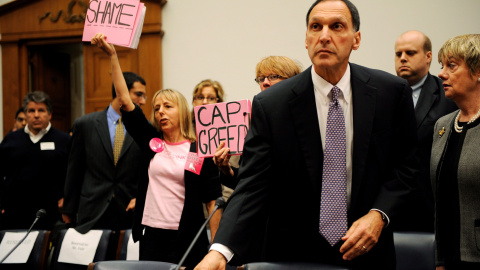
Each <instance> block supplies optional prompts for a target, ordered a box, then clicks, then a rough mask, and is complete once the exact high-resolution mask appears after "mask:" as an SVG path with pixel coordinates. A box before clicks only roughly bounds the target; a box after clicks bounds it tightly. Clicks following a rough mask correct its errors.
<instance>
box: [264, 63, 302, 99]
mask: <svg viewBox="0 0 480 270" xmlns="http://www.w3.org/2000/svg"><path fill="white" fill-rule="evenodd" d="M300 72H301V68H300V66H299V65H297V63H295V61H293V60H292V59H290V58H288V57H285V56H269V57H266V58H263V59H262V60H261V61H260V62H258V64H257V67H256V69H255V73H256V77H255V82H257V83H258V84H259V85H260V90H261V91H263V90H265V89H267V88H269V87H270V86H272V85H274V84H276V83H278V82H281V81H283V80H286V79H288V78H291V77H293V76H295V75H297V74H299V73H300Z"/></svg>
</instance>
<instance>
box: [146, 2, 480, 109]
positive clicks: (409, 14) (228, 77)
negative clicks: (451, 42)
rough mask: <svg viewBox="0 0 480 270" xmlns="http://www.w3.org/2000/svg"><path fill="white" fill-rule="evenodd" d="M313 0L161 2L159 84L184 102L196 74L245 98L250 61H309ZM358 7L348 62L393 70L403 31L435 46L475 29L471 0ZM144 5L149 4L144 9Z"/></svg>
mask: <svg viewBox="0 0 480 270" xmlns="http://www.w3.org/2000/svg"><path fill="white" fill-rule="evenodd" d="M313 2H314V1H313V0H308V1H307V0H261V1H258V0H242V1H231V0H202V1H198V0H169V1H168V2H167V4H166V5H165V7H164V9H163V29H164V31H165V36H164V38H163V43H162V46H163V71H164V73H163V80H164V85H163V86H164V88H173V89H177V90H179V91H180V92H182V93H183V94H184V95H185V97H186V98H187V100H188V101H191V99H192V91H193V87H194V86H195V85H196V84H197V83H198V82H200V81H201V80H203V79H206V78H211V79H214V80H218V81H219V82H220V83H221V84H222V85H223V87H224V90H225V91H226V93H227V100H235V99H252V98H253V96H254V95H255V94H257V93H258V92H259V91H260V89H259V86H258V85H257V84H256V83H255V82H254V81H253V78H254V77H255V74H254V72H255V65H256V64H257V62H258V61H259V60H260V59H261V58H263V57H266V56H269V55H284V56H288V57H290V58H292V59H295V60H298V61H300V62H301V63H302V64H303V67H304V68H307V67H308V66H310V59H309V58H308V55H307V51H306V49H305V46H304V44H305V31H306V26H305V24H306V22H305V15H306V12H307V10H308V8H309V7H310V5H311V4H312V3H313ZM352 2H353V3H354V4H355V5H356V6H357V8H358V10H359V12H360V21H361V25H360V31H361V33H362V42H361V46H360V49H359V50H358V51H354V52H353V53H352V57H351V61H352V62H355V63H358V64H361V65H365V66H368V67H372V68H378V69H382V70H385V71H387V72H390V73H392V74H395V70H394V62H393V61H394V43H395V40H396V39H397V37H398V36H399V35H400V34H401V33H403V32H405V31H407V30H420V31H423V32H424V33H425V34H427V35H428V36H429V37H430V39H431V40H432V43H433V52H434V53H433V55H434V61H433V64H432V67H431V73H433V74H437V73H438V71H439V70H440V66H439V65H438V62H437V56H436V55H437V52H438V49H439V48H440V47H441V45H442V44H443V43H444V42H445V41H446V40H447V39H448V38H450V37H453V36H456V35H460V34H467V33H479V32H480V31H479V30H480V16H479V15H478V11H480V1H478V0H457V1H451V0H401V1H399V0H353V1H352ZM147 12H148V10H147Z"/></svg>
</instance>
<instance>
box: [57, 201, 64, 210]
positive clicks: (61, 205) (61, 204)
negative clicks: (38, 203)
mask: <svg viewBox="0 0 480 270" xmlns="http://www.w3.org/2000/svg"><path fill="white" fill-rule="evenodd" d="M57 205H58V210H59V211H60V213H62V210H63V198H61V199H60V200H58V202H57Z"/></svg>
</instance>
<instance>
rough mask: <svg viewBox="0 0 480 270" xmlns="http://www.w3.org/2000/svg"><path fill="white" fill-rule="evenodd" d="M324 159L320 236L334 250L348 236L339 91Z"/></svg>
mask: <svg viewBox="0 0 480 270" xmlns="http://www.w3.org/2000/svg"><path fill="white" fill-rule="evenodd" d="M331 93H332V100H331V101H330V104H329V107H328V117H327V129H326V136H325V137H326V138H325V153H324V158H323V175H322V197H321V201H320V234H322V235H323V237H325V239H326V240H327V241H328V243H330V245H331V246H334V245H335V244H336V243H337V242H338V241H340V239H341V238H342V237H343V236H344V235H345V233H346V232H347V145H346V144H347V140H346V135H345V117H344V116H343V110H342V107H341V106H340V104H339V103H338V95H339V93H340V89H339V88H338V87H336V86H334V87H333V88H332V90H331Z"/></svg>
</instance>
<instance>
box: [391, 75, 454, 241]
mask: <svg viewBox="0 0 480 270" xmlns="http://www.w3.org/2000/svg"><path fill="white" fill-rule="evenodd" d="M457 109H458V107H457V105H456V104H455V103H454V102H453V101H452V100H450V99H447V98H446V97H445V91H444V90H443V85H442V80H441V79H439V78H438V77H435V76H433V75H431V74H430V73H429V74H427V79H426V80H425V83H424V84H423V87H422V91H421V92H420V97H419V99H418V102H417V105H416V106H415V118H416V120H417V135H418V151H417V157H418V159H419V162H420V165H421V170H420V175H419V177H418V186H419V187H418V189H417V191H418V192H414V193H413V194H412V199H411V200H409V202H408V206H407V207H405V208H404V210H405V211H403V212H402V214H401V215H402V216H401V218H399V219H398V222H396V223H394V224H392V225H393V226H392V227H393V229H394V230H398V231H427V232H433V223H434V222H433V212H434V202H433V193H432V186H431V184H430V154H431V152H432V139H433V136H432V135H433V126H434V125H435V122H437V120H438V119H439V118H440V117H442V116H444V115H446V114H449V113H451V112H453V111H455V110H457ZM412 220H415V222H412Z"/></svg>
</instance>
